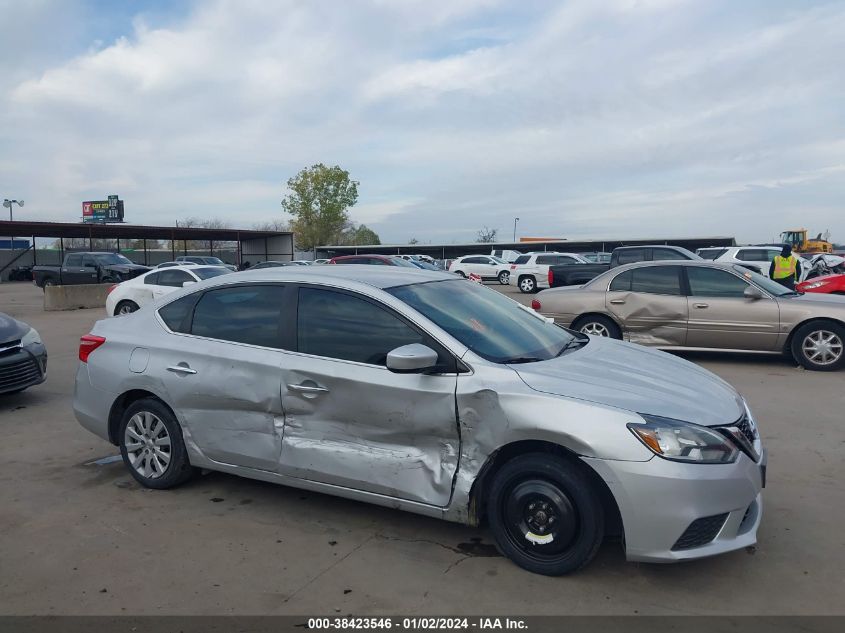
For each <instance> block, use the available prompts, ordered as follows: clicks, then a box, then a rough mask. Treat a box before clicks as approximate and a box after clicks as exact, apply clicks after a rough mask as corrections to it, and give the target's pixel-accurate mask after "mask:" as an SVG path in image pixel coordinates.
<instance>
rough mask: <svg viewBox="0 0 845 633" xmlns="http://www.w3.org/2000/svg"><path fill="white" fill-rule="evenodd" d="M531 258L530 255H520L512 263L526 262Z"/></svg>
mask: <svg viewBox="0 0 845 633" xmlns="http://www.w3.org/2000/svg"><path fill="white" fill-rule="evenodd" d="M529 259H531V255H520V256H519V257H517V258H516V259H515V260H514V262H513V263H514V264H527V263H528V260H529Z"/></svg>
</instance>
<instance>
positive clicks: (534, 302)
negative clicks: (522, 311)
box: [531, 299, 543, 312]
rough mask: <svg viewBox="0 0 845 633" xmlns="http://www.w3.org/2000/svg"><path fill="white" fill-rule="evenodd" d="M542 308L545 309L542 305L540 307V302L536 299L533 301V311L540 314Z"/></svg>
mask: <svg viewBox="0 0 845 633" xmlns="http://www.w3.org/2000/svg"><path fill="white" fill-rule="evenodd" d="M542 307H543V306H541V305H540V302H539V301H537V300H536V299H532V300H531V309H532V310H536V311H537V312H539V311H540V308H542Z"/></svg>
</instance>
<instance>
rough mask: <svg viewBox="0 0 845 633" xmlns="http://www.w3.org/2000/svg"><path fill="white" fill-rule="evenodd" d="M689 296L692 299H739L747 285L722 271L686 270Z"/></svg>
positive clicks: (690, 268)
mask: <svg viewBox="0 0 845 633" xmlns="http://www.w3.org/2000/svg"><path fill="white" fill-rule="evenodd" d="M687 278H688V279H689V287H690V294H691V295H692V296H694V297H739V298H742V297H744V296H745V295H744V294H743V293H744V292H745V289H746V288H747V287H748V283H746V282H745V281H743V280H742V279H740V278H739V277H737V276H736V275H732V274H731V273H729V272H726V271H724V270H716V269H715V268H699V267H697V266H690V267H689V268H687Z"/></svg>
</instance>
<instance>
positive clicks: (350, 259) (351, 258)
mask: <svg viewBox="0 0 845 633" xmlns="http://www.w3.org/2000/svg"><path fill="white" fill-rule="evenodd" d="M329 263H330V264H370V265H373V264H374V265H376V266H404V267H405V268H417V267H416V266H414V265H413V264H412V263H411V262H409V261H407V260H405V259H402V258H401V257H392V256H390V255H341V256H340V257H332V258H331V260H329Z"/></svg>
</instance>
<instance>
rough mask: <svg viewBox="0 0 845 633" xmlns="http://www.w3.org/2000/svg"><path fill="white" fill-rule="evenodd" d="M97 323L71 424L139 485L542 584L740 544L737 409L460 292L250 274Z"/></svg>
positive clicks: (638, 362)
mask: <svg viewBox="0 0 845 633" xmlns="http://www.w3.org/2000/svg"><path fill="white" fill-rule="evenodd" d="M164 301H165V303H159V304H156V305H148V306H145V307H143V308H141V309H140V310H139V311H137V312H133V313H131V314H129V315H127V316H125V317H122V318H120V319H106V320H104V321H99V322H98V323H97V324H96V325H95V326H94V329H93V330H92V332H91V333H90V334H88V335H86V336H84V337H83V338H82V340H81V342H80V348H79V358H80V363H79V368H78V371H77V374H76V390H75V397H74V405H73V406H74V411H75V413H76V417H77V419H78V420H79V422H80V423H81V424H82V425H83V426H84V427H85V428H87V429H89V430H90V431H92V432H93V433H95V434H97V435H98V436H100V437H102V438H104V439H106V440H108V441H110V442H112V443H113V444H116V445H118V446H119V447H120V452H121V454H122V456H123V460H124V462H125V464H126V467H127V468H128V469H129V471H130V473H131V474H132V476H133V477H134V478H135V479H136V480H137V481H139V482H140V483H141V484H142V485H144V486H148V487H150V488H171V487H173V486H176V485H179V484H180V483H183V482H184V481H186V480H187V479H189V478H190V477H192V476H194V475H195V474H196V473H197V472H198V471H199V470H201V469H209V470H219V471H223V472H227V473H232V474H236V475H242V476H244V477H251V478H254V479H261V480H264V481H270V482H275V483H280V484H285V485H289V486H294V487H297V488H303V489H307V490H314V491H319V492H323V493H327V494H332V495H338V496H341V497H347V498H350V499H358V500H361V501H368V502H370V503H374V504H378V505H383V506H389V507H393V508H400V509H403V510H407V511H409V512H416V513H419V514H423V515H426V516H431V517H438V518H443V519H447V520H451V521H458V522H461V523H467V524H471V525H476V524H478V523H479V522H481V521H486V522H488V523H489V525H490V529H491V531H492V533H493V536H494V538H495V540H496V543H497V545H498V547H499V548H500V549H501V551H502V552H503V553H505V554H506V555H507V556H509V557H510V558H511V559H513V560H514V561H515V562H516V563H517V564H519V565H521V566H522V567H524V568H526V569H529V570H531V571H534V572H538V573H541V574H549V575H556V574H564V573H567V572H572V571H574V570H577V569H579V568H581V567H583V566H584V565H586V564H587V563H588V562H589V561H590V560H591V559H592V558H593V556H594V555H595V553H596V551H597V550H598V548H599V546H600V545H601V543H602V541H603V539H604V538H605V537H606V536H608V535H614V536H618V537H622V539H621V542H622V543H624V547H625V551H626V554H627V557H628V559H629V560H638V561H663V562H666V561H679V560H685V559H692V558H698V557H701V556H709V555H712V554H719V553H722V552H728V551H731V550H735V549H739V548H743V547H746V546H749V545H752V544H754V542H755V540H756V534H757V526H758V525H759V523H760V517H761V516H762V497H761V493H760V491H761V488H762V486H763V481H764V476H765V464H766V459H765V453H764V452H763V448H762V445H761V442H760V438H759V435H758V433H757V428H756V425H755V421H754V418H753V416H752V415H751V411H750V410H749V409H748V406H747V405H746V404H745V401H744V400H743V398H742V397H741V396H740V395H739V394H738V393H737V392H736V391H735V390H734V389H733V387H731V386H730V385H728V384H727V383H726V382H724V381H722V380H721V379H719V378H717V377H716V376H714V375H713V374H711V373H709V372H707V371H705V370H704V369H701V368H699V367H697V366H696V365H693V364H692V363H689V362H687V361H684V360H681V359H679V358H676V357H674V356H671V355H669V354H665V353H663V352H658V351H654V350H650V349H647V348H644V347H640V346H638V345H632V344H629V343H623V342H621V341H615V340H611V339H602V338H592V337H587V336H585V335H582V334H576V333H573V332H570V331H567V330H565V329H563V328H561V327H558V326H556V325H554V324H553V323H549V322H548V321H546V320H545V319H543V318H542V317H539V316H537V315H535V314H532V313H531V312H530V311H527V310H525V309H524V308H523V307H522V306H521V305H519V304H518V303H516V302H515V301H513V300H511V299H509V298H507V297H506V296H504V295H502V294H500V293H498V292H496V291H494V290H492V289H489V288H485V287H484V286H482V285H480V284H474V283H467V282H466V281H465V280H461V279H455V278H454V277H452V276H449V275H445V274H443V273H442V272H440V273H438V272H429V271H425V270H406V269H404V268H399V267H391V266H354V265H350V266H323V267H320V268H319V269H316V268H312V267H309V266H302V267H293V266H288V267H283V268H267V269H263V270H256V271H246V272H241V273H234V274H231V275H223V276H221V277H216V278H214V279H210V280H207V281H203V282H200V283H198V284H195V285H193V286H191V287H190V288H185V289H183V290H179V291H177V292H175V293H173V294H171V295H168V296H167V298H166V299H164Z"/></svg>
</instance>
